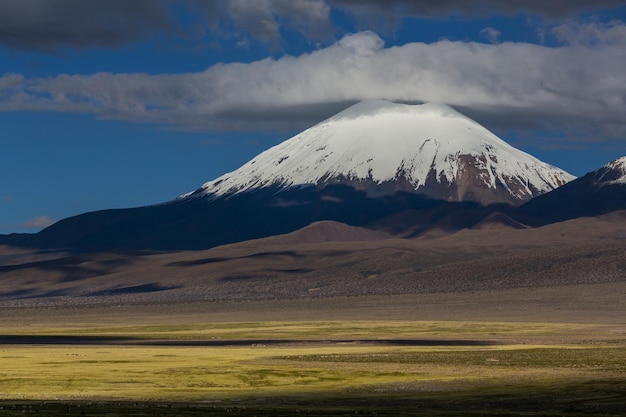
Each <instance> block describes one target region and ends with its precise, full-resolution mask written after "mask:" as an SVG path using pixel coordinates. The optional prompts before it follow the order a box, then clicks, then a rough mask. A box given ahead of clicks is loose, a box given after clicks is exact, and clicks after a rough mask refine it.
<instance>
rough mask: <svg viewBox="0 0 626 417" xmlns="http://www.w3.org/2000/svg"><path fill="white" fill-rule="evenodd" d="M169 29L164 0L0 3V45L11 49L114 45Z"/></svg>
mask: <svg viewBox="0 0 626 417" xmlns="http://www.w3.org/2000/svg"><path fill="white" fill-rule="evenodd" d="M172 29H173V24H172V23H171V21H170V11H169V10H168V7H167V3H166V1H164V0H2V1H0V44H3V45H5V46H7V47H8V48H12V49H23V50H42V51H55V50H57V49H59V48H64V47H70V48H88V47H92V46H105V47H114V46H119V45H122V44H125V43H128V42H133V41H137V40H140V39H143V38H145V37H147V36H149V35H150V34H152V33H154V32H157V31H161V30H172Z"/></svg>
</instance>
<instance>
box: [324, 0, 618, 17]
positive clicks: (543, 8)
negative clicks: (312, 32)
mask: <svg viewBox="0 0 626 417" xmlns="http://www.w3.org/2000/svg"><path fill="white" fill-rule="evenodd" d="M331 3H332V4H333V5H336V6H339V7H345V8H348V9H351V10H354V11H359V10H360V11H362V12H363V11H369V12H371V11H372V10H373V9H375V10H376V11H377V12H378V13H383V14H397V13H401V14H402V15H404V16H406V15H413V16H421V17H434V16H445V15H449V14H452V13H458V14H465V15H470V16H471V15H494V14H500V13H504V14H508V15H513V14H516V13H520V12H526V13H532V14H539V15H543V16H546V17H550V18H559V17H566V16H570V15H573V14H575V13H579V12H582V11H585V10H592V9H600V8H611V7H617V6H623V5H624V1H623V0H596V1H589V0H567V1H561V0H483V1H468V0H437V1H432V0H411V1H407V0H331Z"/></svg>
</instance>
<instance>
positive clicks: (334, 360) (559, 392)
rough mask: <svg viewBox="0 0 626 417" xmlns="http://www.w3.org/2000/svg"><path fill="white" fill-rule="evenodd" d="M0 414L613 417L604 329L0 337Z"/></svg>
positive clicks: (614, 382)
mask: <svg viewBox="0 0 626 417" xmlns="http://www.w3.org/2000/svg"><path fill="white" fill-rule="evenodd" d="M0 407H2V409H0V415H2V416H4V415H7V416H12V415H24V414H33V415H35V414H36V415H49V416H57V415H58V416H60V415H87V416H89V415H94V416H95V415H111V416H113V415H129V416H134V415H136V416H144V415H145V416H148V415H154V416H156V415H172V416H174V415H178V416H182V415H233V413H235V415H246V416H247V415H250V416H252V415H259V416H260V415H296V414H308V415H320V416H322V415H324V416H332V415H354V414H355V413H362V414H370V415H371V414H372V413H375V414H378V415H402V414H404V415H529V416H534V415H554V416H557V415H568V416H584V415H594V414H595V415H626V334H625V333H624V332H623V329H620V328H614V327H611V326H610V325H577V324H554V323H552V324H542V323H487V322H458V321H456V322H444V321H442V322H432V321H429V322H416V321H328V322H259V323H210V324H189V325H163V326H160V325H149V326H116V327H105V326H101V325H100V326H98V325H96V326H94V325H92V324H88V323H84V324H75V325H72V326H71V327H69V326H68V327H65V328H60V327H59V328H52V327H45V326H43V327H42V326H14V327H5V328H2V329H0Z"/></svg>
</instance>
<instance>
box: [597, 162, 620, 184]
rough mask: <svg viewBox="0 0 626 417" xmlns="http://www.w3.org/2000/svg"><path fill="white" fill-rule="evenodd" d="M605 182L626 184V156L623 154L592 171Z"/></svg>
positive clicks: (599, 179)
mask: <svg viewBox="0 0 626 417" xmlns="http://www.w3.org/2000/svg"><path fill="white" fill-rule="evenodd" d="M591 174H592V175H593V176H594V177H595V179H596V180H597V181H599V182H601V183H605V184H626V156H622V157H621V158H618V159H616V160H614V161H611V162H609V163H608V164H606V165H604V166H602V167H601V168H599V169H597V170H595V171H593V172H592V173H591Z"/></svg>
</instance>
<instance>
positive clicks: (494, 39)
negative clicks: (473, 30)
mask: <svg viewBox="0 0 626 417" xmlns="http://www.w3.org/2000/svg"><path fill="white" fill-rule="evenodd" d="M479 33H480V34H481V35H483V36H484V37H485V38H487V40H489V42H491V43H498V41H499V40H500V35H501V34H502V32H500V31H499V30H497V29H494V28H492V27H491V26H488V27H486V28H484V29H483V30H481V31H480V32H479Z"/></svg>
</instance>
